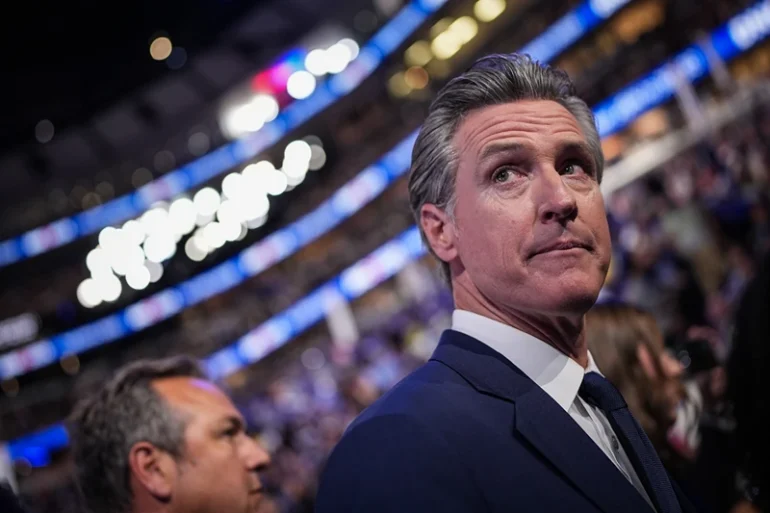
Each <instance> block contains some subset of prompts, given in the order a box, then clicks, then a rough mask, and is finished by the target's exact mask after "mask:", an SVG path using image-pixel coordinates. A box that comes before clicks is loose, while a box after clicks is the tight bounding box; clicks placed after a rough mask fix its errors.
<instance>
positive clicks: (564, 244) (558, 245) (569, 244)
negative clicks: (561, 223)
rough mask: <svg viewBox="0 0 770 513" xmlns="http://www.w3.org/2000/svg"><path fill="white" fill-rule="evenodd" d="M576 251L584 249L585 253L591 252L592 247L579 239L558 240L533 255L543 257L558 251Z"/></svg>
mask: <svg viewBox="0 0 770 513" xmlns="http://www.w3.org/2000/svg"><path fill="white" fill-rule="evenodd" d="M574 249H582V250H585V251H591V249H592V248H591V246H590V245H589V244H586V243H584V242H582V241H580V240H578V239H558V240H555V241H553V242H551V243H549V244H546V245H544V246H542V247H540V248H538V249H537V250H535V251H534V252H533V253H532V256H536V255H542V254H544V253H553V252H558V251H570V250H574Z"/></svg>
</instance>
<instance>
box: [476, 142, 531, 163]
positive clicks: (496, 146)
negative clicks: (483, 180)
mask: <svg viewBox="0 0 770 513" xmlns="http://www.w3.org/2000/svg"><path fill="white" fill-rule="evenodd" d="M524 148H525V146H524V145H523V144H520V143H516V142H496V143H491V144H488V145H486V146H484V148H483V149H482V150H481V154H480V155H479V162H484V161H486V160H489V159H491V158H492V157H495V156H497V155H500V154H503V153H514V152H517V151H521V150H522V149H524Z"/></svg>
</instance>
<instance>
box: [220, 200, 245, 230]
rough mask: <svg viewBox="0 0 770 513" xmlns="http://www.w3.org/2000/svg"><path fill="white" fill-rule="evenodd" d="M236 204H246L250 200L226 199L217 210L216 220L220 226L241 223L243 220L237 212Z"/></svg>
mask: <svg viewBox="0 0 770 513" xmlns="http://www.w3.org/2000/svg"><path fill="white" fill-rule="evenodd" d="M236 201H237V203H248V202H249V201H250V198H242V199H238V200H231V199H227V200H225V201H223V202H222V204H221V205H219V210H217V220H218V221H219V222H220V223H222V224H232V223H235V224H241V221H243V218H242V217H241V214H240V212H239V211H238V205H237V204H236Z"/></svg>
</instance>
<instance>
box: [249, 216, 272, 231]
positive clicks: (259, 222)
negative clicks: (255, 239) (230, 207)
mask: <svg viewBox="0 0 770 513" xmlns="http://www.w3.org/2000/svg"><path fill="white" fill-rule="evenodd" d="M266 222H267V216H266V215H264V216H262V217H258V218H256V219H254V220H253V221H249V222H247V223H246V226H247V227H248V228H249V230H253V229H255V228H259V227H260V226H262V225H263V224H265V223H266Z"/></svg>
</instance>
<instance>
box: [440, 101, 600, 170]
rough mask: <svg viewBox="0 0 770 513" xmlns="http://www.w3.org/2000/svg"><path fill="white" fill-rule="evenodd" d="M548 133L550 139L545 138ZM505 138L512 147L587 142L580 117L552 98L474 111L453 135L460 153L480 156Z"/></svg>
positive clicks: (504, 104) (517, 102)
mask: <svg viewBox="0 0 770 513" xmlns="http://www.w3.org/2000/svg"><path fill="white" fill-rule="evenodd" d="M542 136H547V138H545V137H542ZM501 141H506V142H507V143H508V144H509V145H510V146H512V147H521V148H526V147H528V146H532V145H533V144H543V143H552V144H554V145H557V144H558V145H563V144H565V143H573V144H574V143H582V142H585V136H584V134H583V131H582V128H581V126H580V124H579V123H578V121H577V119H575V117H574V116H573V115H572V113H571V112H570V111H568V110H567V109H566V108H565V107H564V106H562V105H561V104H559V103H557V102H555V101H550V100H522V101H516V102H509V103H503V104H499V105H491V106H488V107H483V108H481V109H476V110H474V111H471V112H470V113H469V114H468V115H467V116H465V118H464V119H463V120H462V121H461V123H460V125H459V127H458V130H457V132H456V133H455V137H454V144H455V147H456V148H457V149H458V150H459V152H460V153H471V154H473V155H474V156H475V157H481V156H482V155H483V154H484V153H488V151H489V150H487V147H488V146H490V145H497V146H500V145H501Z"/></svg>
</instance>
